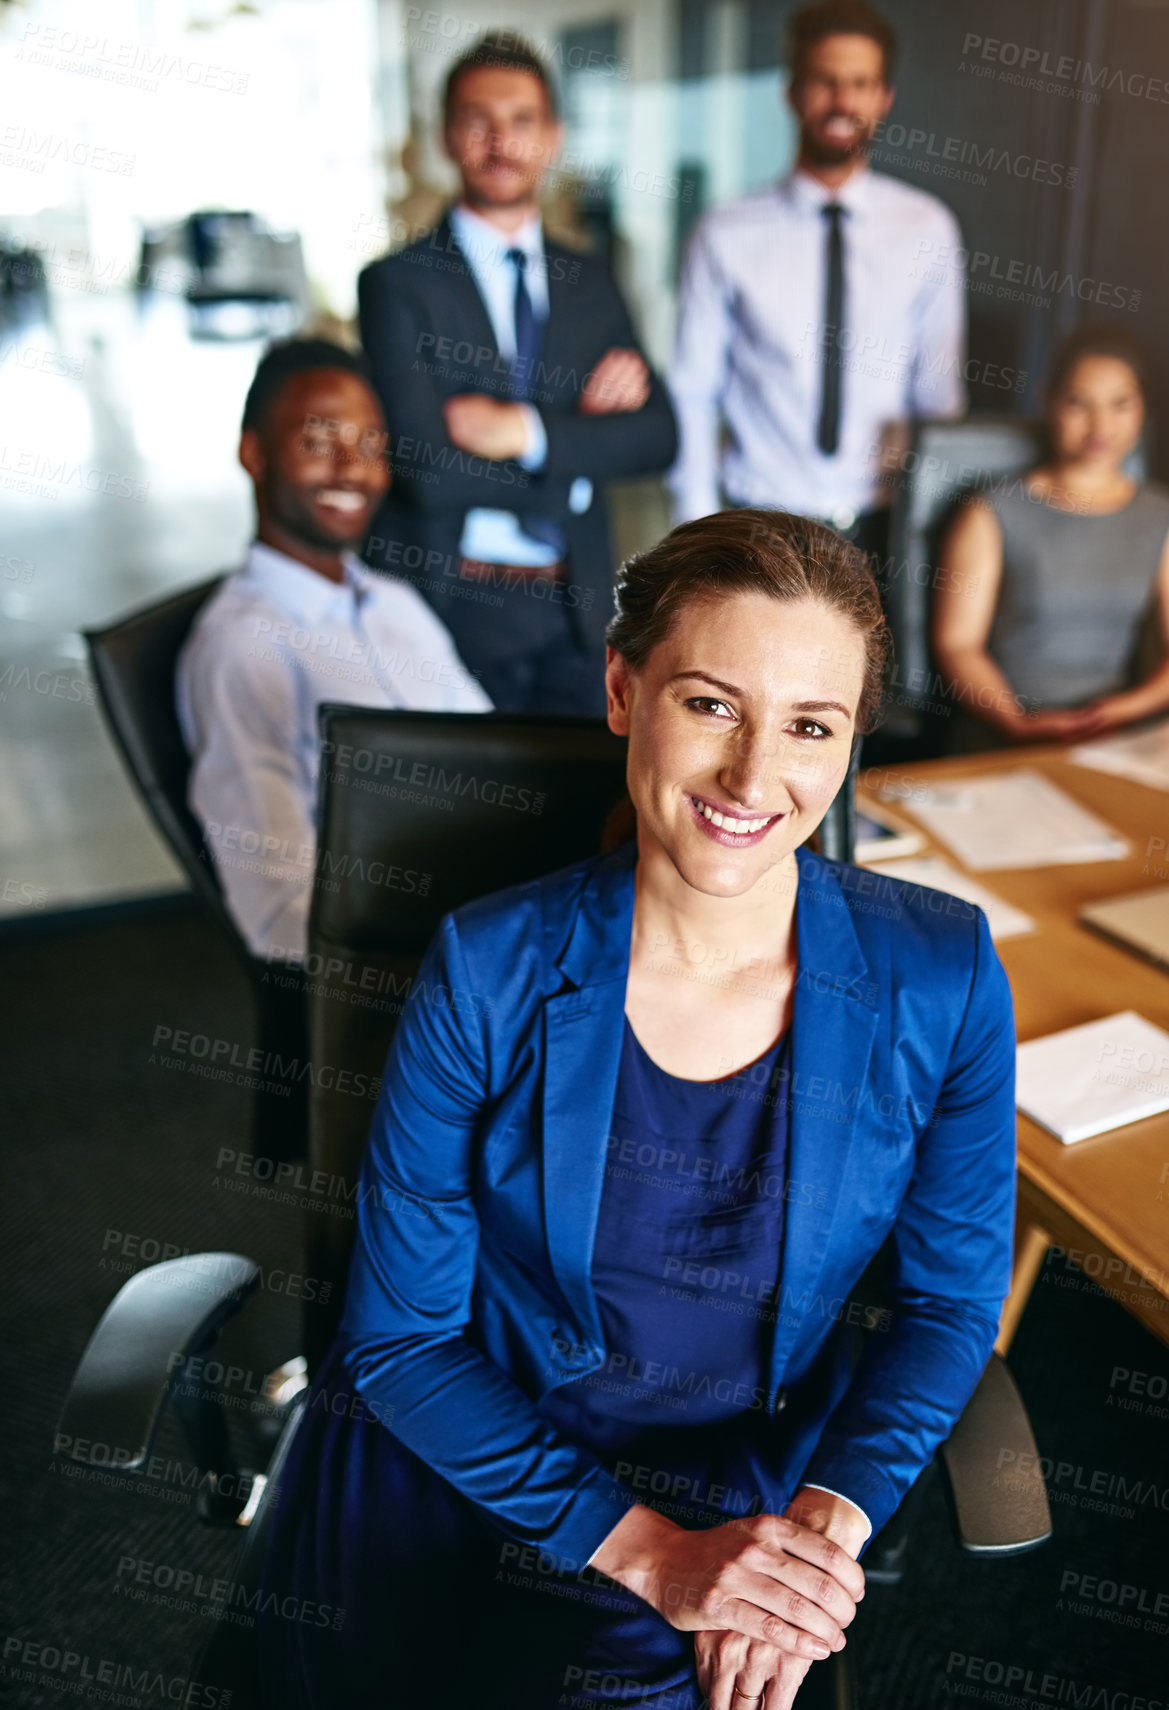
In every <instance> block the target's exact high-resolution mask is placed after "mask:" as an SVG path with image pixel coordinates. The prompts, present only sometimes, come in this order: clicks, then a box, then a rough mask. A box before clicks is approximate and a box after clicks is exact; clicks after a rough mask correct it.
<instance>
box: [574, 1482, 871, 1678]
mask: <svg viewBox="0 0 1169 1710" xmlns="http://www.w3.org/2000/svg"><path fill="white" fill-rule="evenodd" d="M622 1534H624V1536H622ZM593 1565H594V1566H595V1567H597V1568H599V1569H600V1570H601V1572H602V1573H605V1574H607V1575H608V1576H609V1577H610V1578H611V1579H615V1580H617V1581H618V1583H619V1584H622V1585H624V1586H625V1587H626V1588H627V1589H628V1590H630V1591H633V1592H636V1593H637V1595H638V1596H639V1597H642V1598H644V1600H645V1601H646V1602H647V1603H649V1604H650V1605H651V1606H652V1607H653V1608H654V1609H656V1610H657V1612H658V1614H659V1615H661V1616H662V1617H663V1618H664V1619H665V1620H667V1621H668V1622H669V1623H670V1625H671V1626H672V1627H676V1628H677V1629H678V1630H679V1631H681V1632H692V1633H693V1634H694V1635H695V1638H694V1650H695V1659H696V1663H697V1670H698V1681H699V1685H700V1686H701V1688H702V1690H703V1692H704V1693H705V1694H706V1696H707V1698H708V1699H709V1702H710V1710H749V1707H750V1706H751V1705H752V1704H754V1705H755V1706H756V1707H762V1710H787V1707H788V1706H790V1705H791V1703H792V1701H793V1699H794V1697H795V1693H796V1689H797V1688H798V1686H799V1685H800V1682H801V1681H802V1680H803V1678H804V1676H805V1674H806V1673H807V1671H808V1669H809V1667H810V1666H811V1664H812V1663H813V1662H814V1661H817V1660H822V1659H823V1658H825V1657H828V1656H830V1655H831V1654H832V1652H833V1651H839V1650H841V1649H843V1646H844V1629H845V1628H846V1627H847V1626H848V1625H849V1623H850V1622H851V1620H852V1618H853V1616H854V1615H855V1614H856V1606H857V1603H858V1602H859V1601H860V1599H861V1598H862V1597H863V1596H864V1583H865V1576H864V1572H863V1570H862V1569H861V1567H860V1566H859V1564H858V1563H857V1562H856V1561H854V1560H853V1558H852V1556H850V1555H849V1554H848V1552H847V1551H846V1550H844V1549H842V1548H841V1546H840V1545H839V1544H836V1543H833V1542H832V1541H831V1540H830V1539H828V1538H826V1537H823V1536H822V1535H821V1534H820V1533H819V1532H817V1531H813V1530H812V1529H811V1528H810V1527H808V1526H804V1525H801V1524H800V1523H799V1522H797V1521H796V1520H789V1519H784V1518H782V1517H781V1516H779V1515H777V1514H760V1515H755V1516H752V1517H750V1518H744V1519H738V1520H729V1521H727V1522H726V1523H725V1524H723V1525H721V1526H712V1527H709V1528H707V1529H705V1530H702V1531H694V1532H691V1531H686V1530H685V1529H683V1528H682V1527H680V1526H676V1525H675V1524H674V1523H673V1521H671V1520H668V1519H666V1518H665V1517H664V1516H663V1515H659V1514H657V1513H655V1512H653V1511H652V1510H650V1509H647V1508H641V1507H638V1508H634V1509H631V1510H630V1512H629V1513H628V1514H626V1515H625V1517H624V1519H623V1520H622V1521H621V1522H620V1524H619V1525H618V1526H616V1527H615V1528H614V1530H613V1532H611V1533H610V1535H609V1537H608V1538H606V1540H605V1543H604V1545H603V1546H602V1548H601V1549H600V1550H599V1551H598V1552H597V1554H596V1556H595V1557H594V1558H593Z"/></svg>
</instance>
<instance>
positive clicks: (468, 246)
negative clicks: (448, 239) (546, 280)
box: [450, 202, 544, 267]
mask: <svg viewBox="0 0 1169 1710" xmlns="http://www.w3.org/2000/svg"><path fill="white" fill-rule="evenodd" d="M450 221H451V230H452V231H453V233H454V236H455V242H456V243H457V244H458V246H459V248H460V249H461V250H462V252H463V254H464V255H465V256H466V258H467V260H468V261H469V262H471V264H472V265H473V266H478V267H483V266H491V265H493V264H498V263H499V262H501V261H502V260H503V258H504V256H505V255H506V254H507V252H508V250H509V249H522V250H523V252H524V254H525V255H526V256H527V257H528V260H529V261H535V262H540V261H542V260H543V256H544V231H543V227H542V225H541V223H540V217H539V215H538V214H533V215H532V217H531V219H530V220H525V222H524V224H523V225H522V226H520V228H519V230H518V231H514V232H501V231H500V229H499V227H498V226H493V225H492V224H491V222H490V221H489V220H485V219H483V218H482V217H481V216H480V215H479V214H476V213H475V212H474V211H473V210H472V209H471V208H467V207H464V206H463V204H462V203H461V202H460V203H458V204H456V206H455V207H453V208H452V209H451V213H450Z"/></svg>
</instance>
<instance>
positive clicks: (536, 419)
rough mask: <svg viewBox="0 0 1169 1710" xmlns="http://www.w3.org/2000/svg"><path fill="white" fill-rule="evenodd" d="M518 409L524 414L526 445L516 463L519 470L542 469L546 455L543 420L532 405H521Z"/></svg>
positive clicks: (546, 442) (545, 436)
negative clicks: (526, 434)
mask: <svg viewBox="0 0 1169 1710" xmlns="http://www.w3.org/2000/svg"><path fill="white" fill-rule="evenodd" d="M520 409H521V410H522V411H523V412H524V426H525V427H526V429H527V433H528V443H527V446H526V448H525V449H524V451H523V452H522V454H521V455H520V456H519V457H517V458H516V462H517V463H518V464H519V466H520V468H521V469H532V470H536V469H542V468H543V467H544V459H545V458H546V457H547V455H548V434H547V432H546V430H545V428H544V422H543V418H542V417H541V415H540V412H539V410H538V409H537V408H536V406H535V405H534V404H521V405H520Z"/></svg>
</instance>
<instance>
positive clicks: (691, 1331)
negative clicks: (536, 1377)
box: [542, 1020, 790, 1463]
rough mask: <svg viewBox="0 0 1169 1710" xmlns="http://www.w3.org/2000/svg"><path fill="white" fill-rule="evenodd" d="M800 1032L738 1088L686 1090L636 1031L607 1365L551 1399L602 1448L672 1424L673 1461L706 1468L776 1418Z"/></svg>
mask: <svg viewBox="0 0 1169 1710" xmlns="http://www.w3.org/2000/svg"><path fill="white" fill-rule="evenodd" d="M789 1032H790V1030H789ZM788 1037H789V1035H788V1034H785V1035H784V1036H783V1037H782V1038H781V1039H779V1040H777V1041H776V1043H775V1044H774V1045H773V1046H772V1047H771V1049H770V1050H768V1051H767V1052H765V1053H764V1055H763V1056H762V1057H760V1058H758V1059H757V1060H756V1061H755V1062H754V1063H751V1064H749V1065H748V1066H747V1067H746V1068H745V1069H742V1070H740V1072H739V1073H738V1074H736V1075H732V1076H729V1077H728V1078H727V1079H725V1080H719V1081H689V1080H682V1079H679V1078H678V1077H677V1076H676V1075H670V1074H667V1073H666V1071H665V1070H664V1069H661V1068H659V1067H658V1065H657V1064H656V1063H655V1062H653V1060H652V1059H651V1058H650V1057H649V1056H648V1055H647V1054H646V1052H645V1049H644V1048H643V1046H642V1045H641V1044H640V1042H639V1041H638V1039H637V1036H636V1035H635V1034H634V1032H633V1029H632V1028H631V1027H630V1025H629V1022H628V1020H627V1021H626V1023H625V1035H624V1039H623V1041H622V1048H621V1064H620V1069H619V1072H618V1078H617V1090H616V1094H615V1097H614V1102H613V1117H612V1125H611V1130H610V1135H609V1151H608V1157H607V1160H606V1165H605V1179H604V1184H603V1187H602V1191H601V1205H600V1212H599V1216H598V1220H597V1233H596V1241H595V1245H594V1248H593V1262H592V1280H593V1286H594V1288H595V1290H596V1295H597V1303H598V1307H599V1309H600V1315H601V1325H602V1329H603V1332H604V1339H605V1348H606V1359H605V1363H604V1365H603V1366H601V1367H600V1368H599V1369H598V1370H597V1371H595V1372H590V1373H589V1374H588V1375H587V1376H585V1377H582V1378H578V1379H576V1380H574V1381H573V1382H571V1383H567V1384H564V1385H562V1386H561V1387H560V1388H558V1389H555V1390H553V1391H551V1392H550V1394H548V1395H547V1396H546V1397H545V1398H544V1401H543V1404H542V1407H543V1411H544V1412H545V1414H546V1415H547V1416H548V1417H550V1418H551V1419H552V1420H553V1421H554V1422H555V1423H556V1424H557V1425H558V1426H559V1427H560V1428H561V1429H562V1430H565V1431H567V1432H569V1433H570V1434H571V1435H572V1436H573V1437H574V1438H575V1439H576V1440H577V1441H584V1442H587V1443H589V1444H591V1445H592V1447H593V1448H595V1449H596V1450H597V1451H598V1452H601V1453H602V1454H603V1453H604V1451H605V1450H610V1451H612V1450H620V1451H622V1452H623V1453H626V1454H628V1452H630V1451H631V1450H633V1449H634V1448H636V1449H637V1452H638V1453H639V1454H640V1453H642V1452H643V1451H646V1450H648V1448H649V1445H650V1443H651V1442H652V1443H655V1444H658V1442H659V1440H658V1436H657V1431H658V1428H660V1427H665V1428H667V1430H668V1432H669V1442H670V1444H671V1445H672V1447H671V1459H672V1460H675V1462H676V1460H677V1457H678V1455H679V1452H680V1451H681V1452H682V1454H683V1458H684V1459H685V1460H686V1461H687V1462H688V1461H689V1459H690V1454H688V1453H686V1449H687V1447H688V1448H689V1451H690V1452H691V1453H697V1454H698V1455H699V1458H700V1459H701V1460H702V1461H703V1462H704V1463H706V1462H708V1455H709V1450H710V1446H711V1444H712V1442H713V1441H721V1442H722V1444H723V1446H724V1447H725V1446H726V1445H727V1436H726V1425H727V1423H728V1422H729V1421H731V1420H732V1419H736V1418H739V1419H740V1423H741V1425H743V1426H747V1425H748V1423H749V1426H750V1430H749V1434H750V1435H751V1436H752V1437H754V1436H755V1435H756V1431H757V1428H758V1426H759V1424H760V1423H761V1422H762V1420H764V1419H766V1418H767V1416H768V1414H769V1412H770V1398H769V1396H768V1392H767V1370H768V1361H769V1356H770V1351H771V1342H772V1337H773V1335H774V1329H775V1313H776V1301H777V1297H778V1294H779V1275H780V1254H781V1249H782V1244H783V1224H784V1184H785V1181H786V1165H787V1130H788V1098H787V1079H788V1077H787V1063H788ZM743 1415H749V1416H750V1420H749V1421H748V1419H745V1418H741V1417H740V1416H743ZM711 1426H714V1427H721V1429H719V1430H716V1431H715V1432H714V1433H713V1434H712V1433H711V1432H710V1431H709V1430H704V1429H703V1427H711ZM679 1427H682V1428H683V1429H682V1430H681V1431H679ZM687 1427H694V1428H695V1429H694V1430H693V1431H690V1430H688V1429H685V1428H687ZM732 1435H735V1436H738V1435H739V1433H738V1432H735V1433H732ZM659 1446H660V1447H664V1444H660V1445H659ZM653 1458H654V1459H656V1460H660V1454H658V1453H657V1452H656V1451H655V1452H654V1457H653Z"/></svg>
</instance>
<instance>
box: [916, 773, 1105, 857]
mask: <svg viewBox="0 0 1169 1710" xmlns="http://www.w3.org/2000/svg"><path fill="white" fill-rule="evenodd" d="M906 806H908V807H909V811H910V812H911V813H912V814H913V815H914V817H915V818H916V819H919V820H921V822H922V824H923V825H925V826H927V827H928V829H929V830H930V831H932V832H933V834H934V836H935V837H939V838H940V839H941V840H942V842H943V843H948V844H949V846H950V848H951V849H952V850H953V851H954V853H955V855H957V856H958V858H959V860H960V861H962V863H963V864H964V865H965V866H967V867H972V868H974V870H975V871H976V872H978V871H986V872H989V871H990V870H991V869H993V868H1005V867H1054V866H1057V865H1064V864H1066V863H1068V862H1072V861H1116V860H1119V859H1120V858H1121V857H1123V856H1125V855H1127V854H1128V852H1129V845H1128V843H1127V841H1126V840H1125V839H1124V838H1123V837H1122V836H1121V835H1120V833H1119V832H1118V831H1114V830H1113V829H1112V827H1111V826H1109V825H1106V824H1105V823H1104V821H1103V820H1102V819H1097V817H1096V815H1095V814H1094V813H1089V812H1088V810H1087V808H1084V807H1081V806H1080V804H1079V802H1077V801H1075V800H1073V798H1072V797H1071V796H1069V795H1067V794H1065V792H1064V791H1063V790H1061V789H1060V788H1059V787H1058V785H1056V784H1053V783H1052V782H1051V781H1050V779H1048V778H1046V777H1045V776H1044V775H1043V773H1042V772H1037V771H1036V770H1035V769H1034V768H1033V767H1031V766H1017V767H1015V768H1014V770H1012V771H1010V772H994V773H990V774H988V775H986V776H984V777H976V778H963V779H960V780H956V781H955V782H954V783H952V784H949V783H948V784H934V785H931V786H929V787H928V788H927V790H926V791H925V793H924V794H915V796H914V799H913V802H912V804H909V803H907V804H906Z"/></svg>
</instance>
